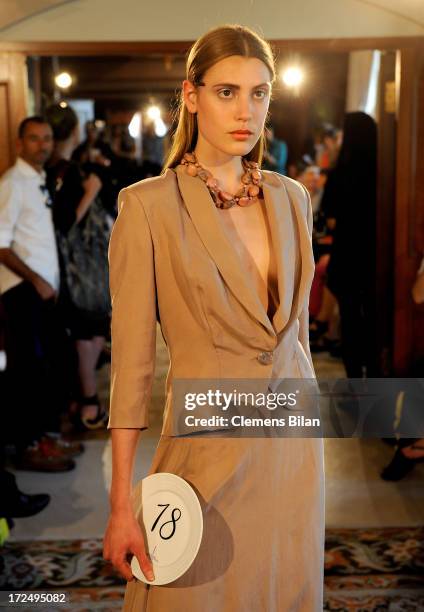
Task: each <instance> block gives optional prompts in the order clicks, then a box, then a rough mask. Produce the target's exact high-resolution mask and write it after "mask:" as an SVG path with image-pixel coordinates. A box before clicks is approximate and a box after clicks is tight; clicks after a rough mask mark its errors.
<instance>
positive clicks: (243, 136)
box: [230, 131, 252, 140]
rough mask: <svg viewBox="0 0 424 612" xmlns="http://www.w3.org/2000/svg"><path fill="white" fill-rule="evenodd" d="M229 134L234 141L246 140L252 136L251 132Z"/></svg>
mask: <svg viewBox="0 0 424 612" xmlns="http://www.w3.org/2000/svg"><path fill="white" fill-rule="evenodd" d="M230 134H231V136H232V137H233V138H234V139H235V140H247V139H248V138H249V137H250V136H252V132H247V131H240V132H230Z"/></svg>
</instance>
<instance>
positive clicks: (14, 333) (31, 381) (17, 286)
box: [0, 116, 82, 472]
mask: <svg viewBox="0 0 424 612" xmlns="http://www.w3.org/2000/svg"><path fill="white" fill-rule="evenodd" d="M52 149H53V134H52V130H51V127H50V126H49V124H48V123H47V121H46V120H45V119H44V118H42V117H38V116H33V117H28V118H26V119H25V120H24V121H22V123H21V124H20V126H19V133H18V141H17V151H18V158H17V161H16V163H15V165H14V166H13V167H12V168H10V169H9V170H8V171H7V172H6V173H5V174H4V175H3V177H2V178H1V180H0V263H1V265H0V292H1V300H2V304H3V307H4V310H5V314H6V325H5V348H6V357H7V368H6V373H5V374H6V376H5V377H4V380H5V386H6V392H5V394H4V396H3V401H2V405H3V407H4V408H3V412H2V414H3V418H4V424H5V426H6V427H5V430H6V434H9V433H10V435H11V437H12V441H13V442H14V443H15V446H16V452H17V455H16V467H18V468H21V469H25V470H35V471H49V472H55V471H66V470H70V469H73V468H74V467H75V463H74V462H73V459H72V457H73V456H76V455H77V454H79V453H80V452H81V451H82V447H81V445H79V444H76V443H70V442H67V441H65V440H63V438H62V437H61V435H60V431H61V414H62V413H63V412H65V411H66V407H67V394H66V389H67V382H68V381H67V372H68V370H69V368H68V360H67V350H66V348H67V336H66V333H65V328H64V326H63V325H62V321H61V317H60V312H59V310H58V308H57V302H56V300H57V295H58V290H59V263H58V253H57V247H56V241H55V234H54V227H53V222H52V212H51V200H50V197H49V192H48V190H47V187H46V175H45V172H44V164H45V162H46V161H47V159H48V158H49V157H50V155H51V152H52ZM47 432H48V433H47Z"/></svg>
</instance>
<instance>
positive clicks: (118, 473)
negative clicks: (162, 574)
mask: <svg viewBox="0 0 424 612" xmlns="http://www.w3.org/2000/svg"><path fill="white" fill-rule="evenodd" d="M109 284H110V293H111V298H112V362H111V394H110V396H111V399H110V416H109V423H108V428H109V429H112V486H111V491H110V504H111V515H110V519H109V524H108V527H107V531H106V534H105V540H104V558H105V559H110V560H111V561H112V563H113V564H114V566H115V567H116V568H117V569H118V570H119V571H120V572H121V573H122V575H123V576H124V577H125V578H126V579H127V580H130V579H131V577H132V574H131V568H130V566H129V564H128V563H127V562H126V555H127V553H128V552H132V553H134V554H135V555H136V556H137V559H138V561H139V563H140V567H141V569H142V571H143V573H144V574H145V575H146V577H147V578H148V579H149V580H152V579H153V578H150V576H149V573H148V570H151V569H152V566H151V563H150V561H149V559H148V557H147V556H146V554H145V545H144V539H143V535H142V531H141V528H140V525H139V524H138V521H137V519H136V517H135V515H134V511H133V508H132V504H131V485H132V480H133V468H134V458H135V452H136V448H137V442H138V438H139V435H140V430H141V429H146V428H147V427H148V408H149V403H150V397H151V390H152V385H153V379H154V370H155V355H156V286H155V273H154V255H153V243H152V237H151V233H150V228H149V224H148V221H147V217H146V214H145V212H144V208H143V205H142V203H141V201H140V200H139V199H138V197H137V196H136V195H134V192H133V191H132V190H131V189H124V190H123V191H121V193H120V194H119V196H118V217H117V219H116V221H115V224H114V226H113V228H112V233H111V238H110V243H109Z"/></svg>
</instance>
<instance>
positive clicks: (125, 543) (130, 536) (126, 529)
mask: <svg viewBox="0 0 424 612" xmlns="http://www.w3.org/2000/svg"><path fill="white" fill-rule="evenodd" d="M129 553H133V554H134V555H135V556H136V557H137V559H138V562H139V564H140V568H141V571H142V572H143V574H144V575H145V576H146V578H147V580H149V581H150V582H151V581H153V580H154V579H155V576H154V574H153V566H152V563H151V561H150V559H149V557H148V556H147V554H146V548H145V544H144V537H143V533H142V531H141V527H140V525H139V524H138V521H137V519H136V518H135V516H134V513H133V511H132V509H131V508H128V509H126V510H119V511H114V512H112V513H111V515H110V518H109V522H108V525H107V528H106V533H105V537H104V540H103V559H105V560H106V561H111V563H112V565H113V566H114V568H115V569H116V570H118V572H119V573H120V574H121V575H122V576H123V577H124V578H125V580H127V581H130V580H133V578H134V576H133V573H132V571H131V566H130V564H129V563H128V561H127V555H128V554H129Z"/></svg>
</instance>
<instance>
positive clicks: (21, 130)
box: [18, 115, 48, 138]
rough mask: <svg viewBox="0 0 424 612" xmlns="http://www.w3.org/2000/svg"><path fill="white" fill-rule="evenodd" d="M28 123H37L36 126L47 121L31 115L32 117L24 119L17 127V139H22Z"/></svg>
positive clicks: (39, 116)
mask: <svg viewBox="0 0 424 612" xmlns="http://www.w3.org/2000/svg"><path fill="white" fill-rule="evenodd" d="M29 123H38V125H43V124H44V123H48V121H47V119H46V118H45V117H42V116H41V115H33V116H32V117H26V118H25V119H23V120H22V121H21V122H20V124H19V127H18V137H19V138H23V137H24V135H25V130H26V126H27V125H28V124H29Z"/></svg>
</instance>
